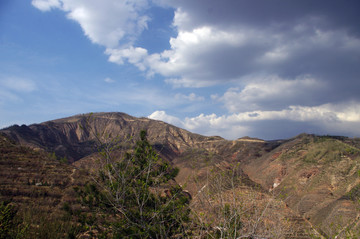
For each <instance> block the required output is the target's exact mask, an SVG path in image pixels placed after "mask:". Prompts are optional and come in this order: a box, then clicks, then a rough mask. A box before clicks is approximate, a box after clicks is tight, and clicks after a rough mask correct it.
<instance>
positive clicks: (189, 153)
mask: <svg viewBox="0 0 360 239" xmlns="http://www.w3.org/2000/svg"><path fill="white" fill-rule="evenodd" d="M141 130H146V131H147V134H148V140H149V142H150V143H151V144H152V145H153V146H154V148H155V149H156V150H157V151H158V153H159V155H160V156H161V157H162V158H164V159H166V160H168V161H169V162H171V163H172V164H173V165H174V166H176V167H178V168H179V169H180V173H179V175H178V176H177V178H176V181H177V183H179V184H181V185H184V187H186V189H187V190H188V191H189V192H190V194H191V195H192V197H193V200H194V202H196V196H197V194H198V193H199V192H200V191H201V190H202V188H204V187H205V186H206V182H207V181H206V180H207V178H208V176H207V175H208V174H209V172H213V171H214V170H215V171H217V172H221V171H223V172H226V171H227V170H230V169H233V168H234V165H237V167H238V171H237V172H238V173H237V177H241V178H242V181H243V182H244V183H245V184H242V186H241V187H240V186H239V187H238V189H237V190H242V189H244V185H245V186H246V188H247V189H246V190H248V189H249V188H252V189H254V190H255V191H256V192H257V193H259V194H264V195H265V194H266V195H270V196H271V195H272V196H274V197H276V198H277V199H278V200H281V202H283V204H284V208H287V209H286V210H288V211H290V212H289V213H291V214H292V215H293V216H292V218H296V220H300V221H301V223H300V224H301V225H303V226H302V227H304V228H308V227H312V228H315V229H316V230H317V231H318V232H319V233H321V234H322V235H323V236H325V237H334V236H336V235H338V236H339V237H340V238H341V237H344V236H345V233H348V231H351V232H352V233H353V232H359V231H360V221H359V218H360V211H359V206H360V204H359V200H360V139H358V138H347V137H334V136H316V135H308V134H301V135H299V136H296V137H294V138H292V139H287V140H274V141H264V140H261V139H255V138H249V137H244V138H239V139H237V140H225V139H223V138H221V137H219V136H212V137H207V136H202V135H199V134H194V133H191V132H189V131H186V130H184V129H180V128H178V127H175V126H172V125H170V124H167V123H164V122H162V121H156V120H151V119H148V118H136V117H132V116H130V115H127V114H124V113H94V114H84V115H76V116H72V117H68V118H63V119H57V120H53V121H48V122H44V123H40V124H32V125H29V126H26V125H22V126H18V125H14V126H11V127H8V128H5V129H2V130H1V131H0V132H1V133H2V134H3V135H4V136H6V137H7V138H10V139H12V140H14V141H16V142H17V143H18V144H20V145H22V146H26V147H29V148H31V149H28V150H35V151H40V152H42V151H45V152H49V153H52V152H54V153H55V155H56V156H57V157H58V158H66V159H67V160H68V162H69V163H71V164H72V165H73V167H75V168H74V170H78V169H81V168H83V169H91V168H94V167H96V165H95V164H96V163H95V160H94V159H95V155H96V154H97V152H98V148H99V147H101V144H103V143H107V142H110V143H111V142H115V141H114V139H116V143H118V144H119V145H121V147H120V148H119V149H118V150H119V151H120V152H125V151H126V150H129V149H130V148H131V145H132V144H133V143H134V142H135V141H136V139H137V137H138V135H139V132H140V131H141ZM2 137H3V136H2ZM111 140H112V141H111ZM4 142H5V141H4ZM2 160H4V159H2ZM13 160H14V159H13ZM43 160H45V159H43ZM56 165H57V166H56V167H60V168H61V167H64V168H66V169H64V170H63V171H64V174H71V173H74V171H72V170H71V168H70V169H69V166H68V165H63V164H56ZM2 167H4V166H2ZM21 167H23V169H24V170H27V169H26V166H21ZM54 167H55V166H54ZM3 169H4V168H3ZM3 169H2V170H3ZM1 175H2V177H5V176H4V175H5V174H4V173H2V174H1ZM67 177H70V176H69V175H68V176H67ZM1 180H2V179H1ZM71 180H74V179H73V178H72V179H71ZM67 183H69V182H67ZM0 189H1V191H4V190H5V186H4V185H3V184H2V185H1V188H0ZM224 190H225V189H224ZM244 190H245V189H244ZM272 210H275V209H272ZM294 220H295V219H294ZM303 234H304V233H303ZM303 234H301V235H302V237H301V236H298V237H293V238H308V237H306V236H304V235H303ZM299 235H300V234H299Z"/></svg>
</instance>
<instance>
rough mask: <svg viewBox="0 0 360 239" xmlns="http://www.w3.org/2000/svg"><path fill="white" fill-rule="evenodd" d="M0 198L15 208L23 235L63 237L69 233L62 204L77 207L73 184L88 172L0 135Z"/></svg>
mask: <svg viewBox="0 0 360 239" xmlns="http://www.w3.org/2000/svg"><path fill="white" fill-rule="evenodd" d="M0 169H1V170H0V201H1V202H3V203H4V202H5V203H9V202H10V204H11V205H13V206H14V208H15V209H16V210H17V211H18V212H17V217H16V220H17V221H19V222H20V226H21V227H23V228H27V230H26V235H23V237H25V238H63V237H64V235H65V234H68V233H70V232H71V230H72V227H73V224H72V222H70V221H68V218H67V217H66V215H67V213H66V212H65V211H64V210H63V208H64V206H65V205H70V204H71V205H74V206H75V207H76V206H77V207H79V206H80V205H79V204H78V203H77V196H76V195H75V192H74V190H73V187H74V186H81V185H83V184H84V183H85V181H86V180H87V174H86V173H85V172H82V171H81V170H77V169H75V168H74V167H72V166H71V165H67V164H64V163H61V162H59V160H56V159H54V158H51V157H49V155H48V154H47V153H45V152H41V151H40V152H38V151H34V150H32V149H30V148H27V147H24V146H20V145H18V144H17V143H15V142H14V141H12V140H10V139H9V138H7V137H5V136H4V135H2V134H0Z"/></svg>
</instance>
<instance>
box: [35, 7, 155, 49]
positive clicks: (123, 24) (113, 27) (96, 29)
mask: <svg viewBox="0 0 360 239" xmlns="http://www.w3.org/2000/svg"><path fill="white" fill-rule="evenodd" d="M32 4H33V5H34V6H35V7H37V8H38V9H40V10H42V11H48V10H50V9H51V8H59V9H61V10H63V11H65V12H67V17H68V18H69V19H72V20H74V21H76V22H78V23H79V24H80V26H81V28H82V29H83V31H84V33H85V35H86V36H88V37H89V39H90V40H91V41H92V42H93V43H97V44H100V45H103V46H105V47H109V48H113V47H117V46H118V45H119V44H120V43H121V45H126V44H132V42H133V41H134V40H136V38H137V37H138V35H139V34H140V33H141V32H142V31H143V30H144V29H146V28H147V23H148V21H149V20H150V18H149V17H148V16H147V15H146V14H145V13H144V11H145V10H146V9H147V8H148V0H136V1H124V0H122V1H120V0H102V1H98V0H58V1H56V0H34V1H33V2H32Z"/></svg>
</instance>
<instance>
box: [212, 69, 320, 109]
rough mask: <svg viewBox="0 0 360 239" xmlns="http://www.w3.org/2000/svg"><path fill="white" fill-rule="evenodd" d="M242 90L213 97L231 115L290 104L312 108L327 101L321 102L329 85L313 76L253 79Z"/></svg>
mask: <svg viewBox="0 0 360 239" xmlns="http://www.w3.org/2000/svg"><path fill="white" fill-rule="evenodd" d="M244 81H247V82H249V83H247V84H246V85H245V86H244V87H243V88H239V87H233V88H230V89H228V90H227V91H226V92H225V94H224V95H223V96H222V97H215V96H214V97H213V98H214V99H216V100H218V101H220V102H222V103H224V105H225V107H226V108H227V109H228V110H229V112H233V113H235V112H243V111H248V110H263V109H268V110H269V109H282V108H284V107H286V106H288V105H294V104H298V105H313V104H318V103H319V101H321V100H323V101H325V102H327V101H326V99H325V98H323V99H318V95H321V92H324V91H326V87H327V85H326V82H322V81H319V80H317V79H314V78H312V77H311V76H302V77H298V78H296V79H290V80H288V79H281V78H279V77H278V76H260V77H256V76H252V77H250V79H247V80H244Z"/></svg>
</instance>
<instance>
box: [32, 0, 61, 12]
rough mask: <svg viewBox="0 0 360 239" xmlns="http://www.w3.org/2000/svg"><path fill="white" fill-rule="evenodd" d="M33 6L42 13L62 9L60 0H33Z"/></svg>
mask: <svg viewBox="0 0 360 239" xmlns="http://www.w3.org/2000/svg"><path fill="white" fill-rule="evenodd" d="M31 4H32V5H33V6H34V7H36V8H38V9H40V10H41V11H50V10H51V9H52V8H60V7H61V2H60V0H32V2H31Z"/></svg>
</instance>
